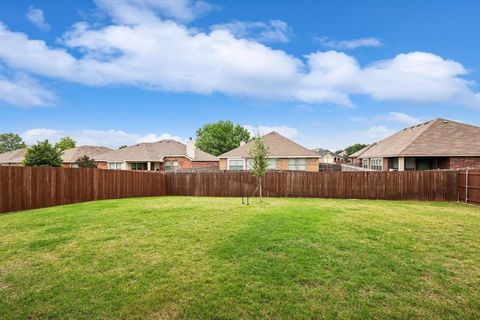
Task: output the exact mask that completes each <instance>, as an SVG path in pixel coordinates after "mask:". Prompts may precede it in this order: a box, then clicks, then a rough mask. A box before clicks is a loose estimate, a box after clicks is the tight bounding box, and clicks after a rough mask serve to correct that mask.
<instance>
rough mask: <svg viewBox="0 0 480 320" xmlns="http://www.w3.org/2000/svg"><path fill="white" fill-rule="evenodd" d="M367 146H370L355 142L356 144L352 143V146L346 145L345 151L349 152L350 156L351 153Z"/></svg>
mask: <svg viewBox="0 0 480 320" xmlns="http://www.w3.org/2000/svg"><path fill="white" fill-rule="evenodd" d="M366 146H368V144H363V143H355V144H352V145H351V146H348V147H346V148H345V152H346V153H347V157H349V156H350V155H352V154H354V153H355V152H357V151H359V150H362V149H363V148H365V147H366Z"/></svg>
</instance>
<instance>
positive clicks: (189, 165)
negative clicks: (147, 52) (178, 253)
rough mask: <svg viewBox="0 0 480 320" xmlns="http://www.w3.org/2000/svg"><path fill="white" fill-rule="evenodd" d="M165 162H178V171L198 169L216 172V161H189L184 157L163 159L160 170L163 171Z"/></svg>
mask: <svg viewBox="0 0 480 320" xmlns="http://www.w3.org/2000/svg"><path fill="white" fill-rule="evenodd" d="M165 161H178V169H180V170H182V169H198V168H207V169H212V170H218V166H219V165H218V161H190V160H189V159H187V158H185V157H165V158H164V162H163V163H162V164H161V166H160V170H162V171H164V170H165Z"/></svg>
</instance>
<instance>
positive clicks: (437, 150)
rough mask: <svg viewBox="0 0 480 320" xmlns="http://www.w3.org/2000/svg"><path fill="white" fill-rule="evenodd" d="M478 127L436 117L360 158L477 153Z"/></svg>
mask: <svg viewBox="0 0 480 320" xmlns="http://www.w3.org/2000/svg"><path fill="white" fill-rule="evenodd" d="M479 137H480V127H476V126H472V125H468V124H464V123H460V122H455V121H451V120H446V119H441V118H438V119H435V120H431V121H427V122H424V123H421V124H419V125H415V126H412V127H409V128H405V129H403V130H402V131H399V132H397V133H395V134H394V135H392V136H390V137H388V138H385V139H383V140H381V141H379V142H377V143H375V144H373V145H372V146H371V147H370V148H369V149H368V150H366V151H364V152H363V153H362V154H361V155H360V156H359V158H374V157H395V156H411V157H412V156H417V157H418V156H480V139H479Z"/></svg>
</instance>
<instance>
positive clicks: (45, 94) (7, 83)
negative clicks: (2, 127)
mask: <svg viewBox="0 0 480 320" xmlns="http://www.w3.org/2000/svg"><path fill="white" fill-rule="evenodd" d="M2 70H3V69H2V68H1V66H0V101H2V100H3V101H5V102H7V103H8V104H11V105H16V106H30V107H42V106H48V105H52V104H54V103H55V101H56V96H55V94H54V93H52V92H50V91H49V90H47V89H45V88H43V87H42V86H40V85H39V84H38V83H37V82H36V81H35V80H34V79H32V78H31V77H29V76H26V75H24V74H16V75H15V76H14V77H7V76H5V75H2Z"/></svg>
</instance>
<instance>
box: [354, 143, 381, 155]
mask: <svg viewBox="0 0 480 320" xmlns="http://www.w3.org/2000/svg"><path fill="white" fill-rule="evenodd" d="M374 145H375V144H374V143H372V144H369V145H368V146H366V147H365V148H363V149H360V150H358V151H357V152H354V153H352V154H351V155H349V156H348V157H349V158H358V157H360V156H361V155H362V154H363V153H364V152H365V151H367V150H368V149H370V148H371V147H373V146H374Z"/></svg>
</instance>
